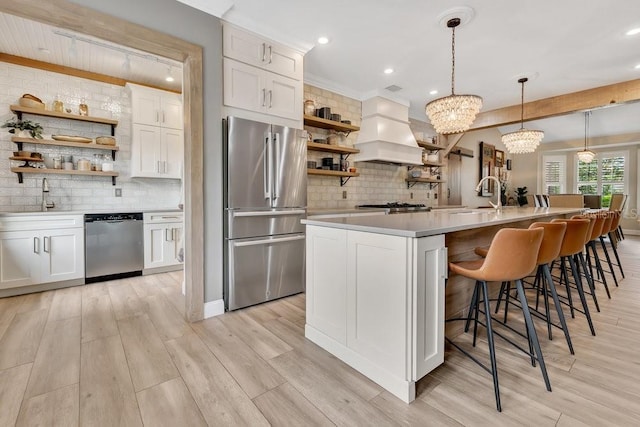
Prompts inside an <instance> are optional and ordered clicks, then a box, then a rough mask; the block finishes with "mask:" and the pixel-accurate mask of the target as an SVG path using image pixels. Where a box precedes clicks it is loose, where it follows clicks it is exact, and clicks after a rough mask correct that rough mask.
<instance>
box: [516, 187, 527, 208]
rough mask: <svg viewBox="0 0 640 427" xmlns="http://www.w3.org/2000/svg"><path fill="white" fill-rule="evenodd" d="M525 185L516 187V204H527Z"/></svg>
mask: <svg viewBox="0 0 640 427" xmlns="http://www.w3.org/2000/svg"><path fill="white" fill-rule="evenodd" d="M527 193H528V191H527V187H518V188H516V197H517V200H518V205H520V206H524V205H526V204H527Z"/></svg>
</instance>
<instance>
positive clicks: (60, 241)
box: [0, 215, 84, 289]
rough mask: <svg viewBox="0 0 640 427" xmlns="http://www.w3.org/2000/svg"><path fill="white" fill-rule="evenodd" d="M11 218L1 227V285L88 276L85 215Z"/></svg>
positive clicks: (11, 285) (57, 280)
mask: <svg viewBox="0 0 640 427" xmlns="http://www.w3.org/2000/svg"><path fill="white" fill-rule="evenodd" d="M11 219H12V220H11V221H4V222H3V224H2V230H4V231H0V289H9V288H15V287H21V286H30V285H38V284H45V283H52V282H60V281H66V280H74V279H82V278H84V228H83V219H82V215H74V216H69V217H68V218H66V217H54V218H47V219H42V217H36V216H34V217H20V218H17V217H12V218H11ZM45 227H52V228H45Z"/></svg>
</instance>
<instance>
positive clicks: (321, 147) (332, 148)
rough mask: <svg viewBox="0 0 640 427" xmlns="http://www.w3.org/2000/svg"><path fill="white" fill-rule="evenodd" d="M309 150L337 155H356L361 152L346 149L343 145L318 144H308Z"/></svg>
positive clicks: (350, 148) (354, 149)
mask: <svg viewBox="0 0 640 427" xmlns="http://www.w3.org/2000/svg"><path fill="white" fill-rule="evenodd" d="M307 150H314V151H325V152H327V153H337V154H356V153H359V152H360V150H358V149H357V148H352V147H345V146H343V145H329V144H318V143H317V142H307Z"/></svg>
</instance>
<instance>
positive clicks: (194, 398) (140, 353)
mask: <svg viewBox="0 0 640 427" xmlns="http://www.w3.org/2000/svg"><path fill="white" fill-rule="evenodd" d="M620 252H621V256H622V258H623V266H624V267H625V273H626V276H627V277H626V279H624V280H622V281H620V287H618V288H615V287H614V286H612V298H611V300H608V299H607V298H606V295H605V294H604V292H603V290H602V289H599V292H598V295H599V297H600V305H601V312H600V313H597V312H595V309H594V310H593V318H594V323H595V327H596V332H597V336H595V337H592V336H591V335H590V333H589V331H588V328H587V323H586V321H585V319H584V317H581V315H576V318H575V319H571V318H569V320H568V322H569V327H570V331H571V334H572V338H573V343H574V347H575V350H576V354H575V356H571V355H570V354H569V352H568V350H567V347H566V343H565V341H564V339H563V337H562V335H561V333H559V331H554V332H555V337H554V339H553V340H552V341H549V340H548V339H547V338H546V336H545V330H544V327H543V325H542V324H541V322H537V324H538V328H539V335H540V338H541V343H542V346H543V352H544V354H545V358H546V361H547V365H548V370H549V375H550V378H551V384H552V387H553V392H547V391H546V390H545V387H544V384H543V382H542V378H541V376H540V371H539V369H537V368H533V367H531V365H530V364H529V362H528V359H527V358H526V357H524V356H523V355H522V354H521V353H518V352H517V351H515V350H514V349H513V348H512V347H510V346H507V345H506V344H504V343H503V342H502V341H501V340H498V341H497V345H498V364H499V375H500V390H501V393H502V405H503V412H502V413H498V412H496V410H495V403H494V397H493V387H492V382H491V377H490V376H489V375H488V374H487V373H486V372H484V371H483V370H482V369H480V368H479V367H478V366H476V365H474V364H473V363H472V362H471V361H470V360H469V359H467V358H466V357H464V356H463V355H462V354H461V353H460V352H458V351H457V350H455V349H452V348H447V353H446V362H445V364H444V365H442V366H441V367H439V368H438V369H436V370H435V371H433V372H432V373H431V374H430V375H428V376H427V377H425V378H424V379H422V380H421V381H420V382H419V383H418V398H417V399H416V401H415V402H413V403H412V404H410V405H407V404H405V403H403V402H401V401H400V400H398V399H397V398H395V397H394V396H392V395H390V394H389V393H387V392H385V391H384V390H383V389H382V388H380V387H379V386H378V385H376V384H375V383H373V382H371V381H369V380H368V379H367V378H365V377H364V376H362V375H361V374H359V373H358V372H356V371H355V370H353V369H351V368H350V367H348V366H346V365H345V364H344V363H342V362H340V361H339V360H337V359H336V358H335V357H333V356H331V355H330V354H328V353H327V352H325V351H323V350H321V349H320V348H319V347H317V346H316V345H314V344H313V343H311V342H309V341H307V340H306V339H305V338H304V321H305V312H304V304H305V301H304V295H297V296H293V297H290V298H285V299H282V300H279V301H274V302H271V303H267V304H262V305H259V306H256V307H251V308H249V309H245V310H241V311H237V312H233V313H226V314H224V315H222V316H219V317H216V318H212V319H208V320H205V321H203V322H198V323H195V324H188V323H186V322H185V321H184V320H183V316H182V313H181V311H180V310H181V308H182V307H183V305H184V300H183V297H182V296H181V295H180V282H181V273H166V274H161V275H154V276H146V277H140V278H133V279H123V280H117V281H113V282H106V283H99V284H93V285H87V286H81V287H76V288H70V289H64V290H57V291H50V292H44V293H39V294H32V295H25V296H18V297H12V298H5V299H0V426H3V427H4V426H12V425H20V426H22V425H54V424H55V425H63V426H74V425H82V426H101V425H104V426H114V425H147V426H162V425H167V426H178V425H185V426H186V425H189V426H191V425H193V426H196V425H210V426H218V425H234V426H263V425H264V426H268V425H274V426H280V425H283V426H284V425H289V426H308V425H309V426H311V425H318V426H330V425H341V426H342V425H344V426H359V425H363V426H364V425H366V426H382V425H413V426H427V425H447V426H448V425H542V426H545V425H549V426H553V425H557V426H580V425H593V426H602V425H620V426H622V425H629V426H631V425H634V426H637V425H640V256H639V255H638V254H640V238H638V237H633V236H627V239H626V240H624V241H623V242H622V243H621V244H620ZM610 282H611V283H612V282H613V281H612V280H610ZM590 304H591V303H590ZM592 307H593V306H592ZM510 316H512V318H513V322H512V323H513V324H514V325H517V323H518V319H517V318H518V317H519V316H518V313H517V312H516V310H512V312H511V314H510ZM479 339H480V341H479V345H477V347H476V348H475V349H473V350H472V351H473V352H474V354H476V355H478V356H479V357H486V356H487V351H486V342H485V336H484V335H483V334H482V333H481V334H480V337H479ZM457 340H458V341H459V342H461V343H462V344H463V345H466V346H467V347H469V348H471V347H470V345H469V343H470V339H469V337H468V336H466V335H464V336H461V337H458V338H457Z"/></svg>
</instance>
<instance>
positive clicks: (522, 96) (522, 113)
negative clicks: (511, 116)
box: [520, 79, 526, 129]
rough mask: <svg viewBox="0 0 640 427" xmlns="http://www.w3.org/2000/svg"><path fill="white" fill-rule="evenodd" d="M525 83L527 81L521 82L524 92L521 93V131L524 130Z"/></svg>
mask: <svg viewBox="0 0 640 427" xmlns="http://www.w3.org/2000/svg"><path fill="white" fill-rule="evenodd" d="M520 80H524V79H520ZM524 82H526V80H524V81H521V82H520V84H521V86H522V91H521V92H520V129H524Z"/></svg>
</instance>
